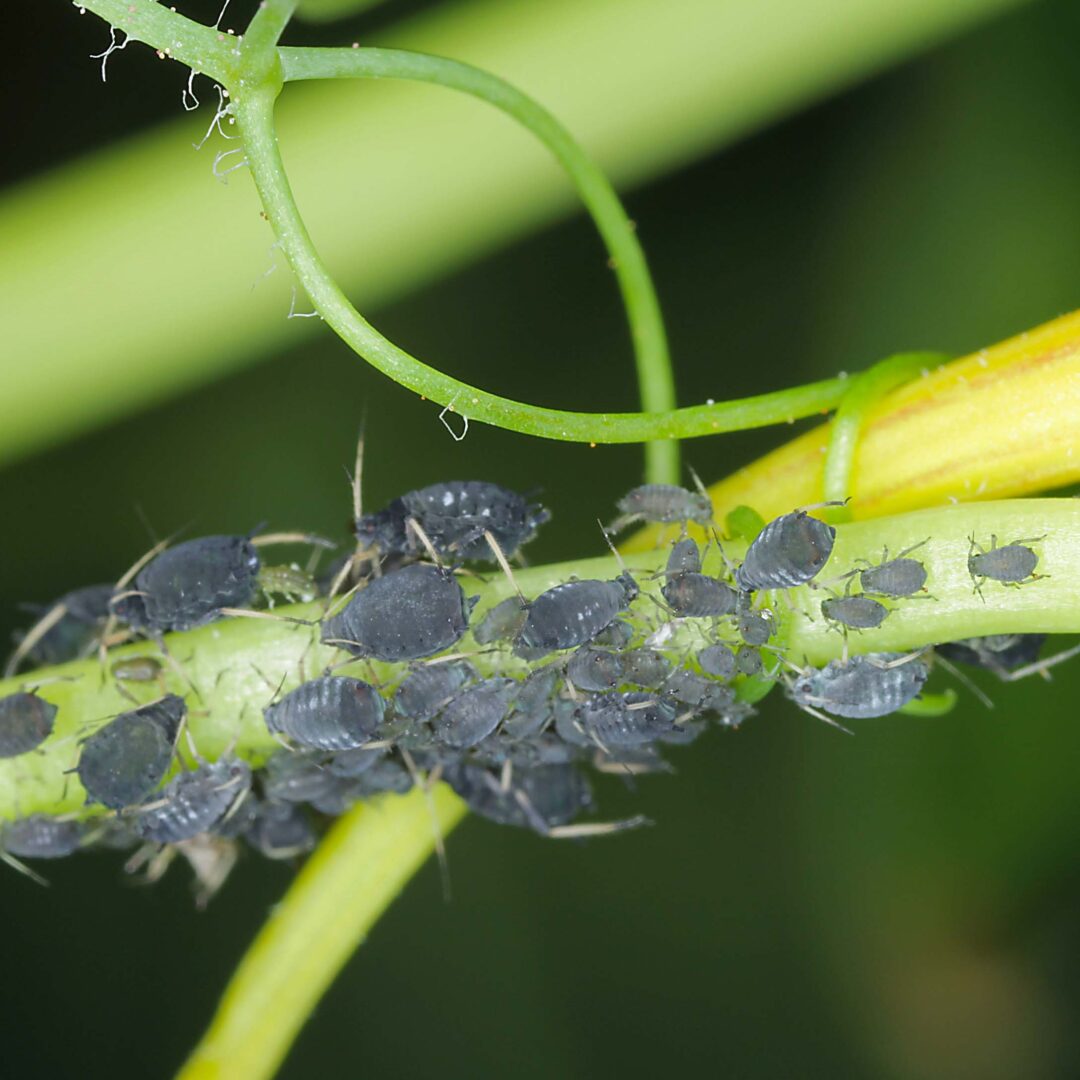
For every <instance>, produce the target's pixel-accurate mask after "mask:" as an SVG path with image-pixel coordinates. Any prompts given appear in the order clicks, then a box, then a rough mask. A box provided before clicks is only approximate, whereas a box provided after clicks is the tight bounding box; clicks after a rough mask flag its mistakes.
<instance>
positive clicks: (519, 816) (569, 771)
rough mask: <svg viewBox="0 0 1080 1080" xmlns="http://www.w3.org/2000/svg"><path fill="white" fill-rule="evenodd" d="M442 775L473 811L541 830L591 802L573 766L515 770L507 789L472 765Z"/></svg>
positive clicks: (566, 820) (564, 821)
mask: <svg viewBox="0 0 1080 1080" xmlns="http://www.w3.org/2000/svg"><path fill="white" fill-rule="evenodd" d="M444 778H445V780H446V782H447V783H448V784H449V785H450V786H451V787H452V788H453V789H454V791H456V792H457V793H458V795H460V796H461V797H462V798H463V799H464V800H465V802H466V803H467V804H468V806H469V809H470V810H473V811H474V812H475V813H477V814H480V815H481V816H482V817H486V818H488V819H490V820H491V821H495V822H497V823H498V824H500V825H516V826H519V827H522V828H532V829H535V830H536V831H537V832H540V833H545V832H547V831H549V830H550V829H553V828H556V827H558V826H562V825H566V824H567V823H569V822H571V821H573V820H574V818H576V817H577V816H578V814H580V813H581V811H582V810H585V809H587V808H588V807H589V806H591V805H592V792H591V791H590V789H589V784H588V781H587V780H586V779H585V777H584V776H582V774H581V772H580V770H578V769H577V768H575V767H574V766H572V765H546V766H540V767H538V768H534V769H525V768H518V769H515V770H514V773H513V777H512V779H511V783H510V785H509V786H508V787H506V788H504V787H502V786H501V784H500V782H499V778H498V777H497V776H493V775H492V774H491V773H489V772H488V771H487V770H486V769H483V768H478V767H477V766H474V765H465V764H462V765H459V766H457V767H455V768H452V769H448V770H447V771H446V773H445V776H444Z"/></svg>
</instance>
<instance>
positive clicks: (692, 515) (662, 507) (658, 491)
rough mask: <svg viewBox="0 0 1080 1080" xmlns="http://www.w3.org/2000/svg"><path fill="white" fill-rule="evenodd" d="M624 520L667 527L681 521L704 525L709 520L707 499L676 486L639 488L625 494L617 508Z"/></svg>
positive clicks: (709, 511)
mask: <svg viewBox="0 0 1080 1080" xmlns="http://www.w3.org/2000/svg"><path fill="white" fill-rule="evenodd" d="M616 505H617V506H618V508H619V510H620V512H621V513H622V514H623V516H624V517H625V518H640V519H643V520H645V521H652V522H656V523H657V524H663V525H670V524H674V523H676V522H680V521H696V522H698V523H699V524H702V525H704V524H706V523H707V522H709V521H710V520H711V519H712V503H711V502H710V501H709V499H708V497H707V496H704V495H701V494H698V493H696V492H693V491H687V490H686V488H682V487H679V486H678V485H677V484H642V485H640V486H639V487H636V488H633V489H631V490H630V491H628V492H627V493H626V494H625V495H624V496H623V497H622V498H621V499H620V500H619V501H618V503H617V504H616Z"/></svg>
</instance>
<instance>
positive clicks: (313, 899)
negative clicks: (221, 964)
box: [178, 784, 465, 1080]
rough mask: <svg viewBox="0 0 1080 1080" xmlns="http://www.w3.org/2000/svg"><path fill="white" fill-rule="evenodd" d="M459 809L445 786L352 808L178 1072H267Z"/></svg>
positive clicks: (188, 1078) (251, 1079)
mask: <svg viewBox="0 0 1080 1080" xmlns="http://www.w3.org/2000/svg"><path fill="white" fill-rule="evenodd" d="M464 815H465V804H464V803H462V801H461V800H460V799H459V798H458V797H457V796H456V795H454V794H453V793H452V792H451V791H450V789H449V788H448V787H446V785H444V784H439V785H438V786H437V787H435V789H434V790H433V791H432V792H431V795H430V802H429V800H428V799H427V798H425V795H424V793H422V792H420V791H418V790H413V791H412V792H410V793H409V794H408V795H401V796H385V797H383V798H382V799H376V800H374V801H372V802H370V803H364V804H362V805H358V806H356V807H354V808H353V809H352V810H351V811H349V813H348V814H346V815H345V816H344V817H342V818H341V819H340V820H339V821H338V822H337V823H336V824H335V825H334V827H333V828H332V829H331V830H330V832H329V833H328V834H327V836H326V838H325V839H324V840H323V842H322V843H321V844H320V845H319V848H318V850H317V851H316V852H315V854H314V855H312V857H311V858H310V859H309V860H308V862H307V863H306V865H305V866H304V868H303V870H302V871H301V872H300V874H299V875H298V876H297V878H296V880H295V881H294V882H293V884H292V885H291V887H290V888H289V891H288V893H287V894H286V896H285V899H284V900H283V902H282V903H281V904H279V905H278V906H277V907H276V908H275V909H274V911H273V913H272V914H271V916H270V918H269V919H268V920H267V922H266V924H265V926H264V927H263V928H262V930H261V931H260V932H259V935H258V937H257V938H256V939H255V941H254V943H253V944H252V946H251V948H250V949H249V950H248V951H247V953H246V954H245V956H244V959H243V960H242V961H241V963H240V966H239V967H238V968H237V969H236V971H235V973H234V974H233V977H232V979H231V980H230V981H229V985H228V987H227V989H226V990H225V993H224V995H223V996H222V999H221V1004H220V1006H219V1008H218V1011H217V1013H216V1015H215V1017H214V1021H213V1023H212V1024H211V1025H210V1028H209V1030H208V1031H207V1032H206V1035H205V1036H204V1037H203V1039H202V1041H201V1042H200V1043H199V1045H198V1046H197V1047H196V1048H195V1051H194V1053H193V1054H192V1055H191V1058H190V1059H189V1060H188V1062H187V1064H186V1065H185V1066H184V1067H183V1068H182V1069H181V1070H180V1073H179V1074H178V1076H179V1080H212V1078H215V1080H216V1078H220V1080H261V1078H265V1077H270V1076H273V1075H274V1073H275V1072H276V1070H277V1068H278V1066H279V1065H280V1064H281V1062H282V1060H283V1059H284V1057H285V1055H286V1053H288V1050H289V1047H290V1046H291V1045H292V1042H293V1040H294V1039H295V1037H296V1034H297V1032H298V1031H299V1030H300V1028H301V1026H302V1025H303V1023H304V1021H305V1020H306V1019H307V1017H308V1016H309V1015H310V1014H311V1012H312V1010H313V1009H314V1007H315V1005H316V1004H317V1002H318V1000H319V998H320V997H322V995H323V993H324V991H325V990H326V988H327V987H328V986H329V985H330V983H331V982H332V981H333V979H334V977H335V975H337V973H338V971H340V970H341V967H342V966H343V965H344V963H345V961H346V960H347V959H348V958H349V957H350V956H351V955H352V953H353V952H354V951H355V949H356V948H357V946H359V945H360V944H361V943H362V942H363V940H364V939H365V938H366V937H367V935H368V932H369V931H370V929H371V927H372V926H373V925H374V924H375V923H376V921H377V920H378V919H379V916H380V915H382V913H383V912H384V911H385V910H386V908H387V907H388V906H389V905H390V903H391V902H392V901H393V900H394V898H395V897H396V896H397V895H398V893H399V892H400V891H401V890H402V888H404V886H405V884H406V883H407V882H408V880H409V878H411V877H412V875H413V874H414V873H415V872H416V871H417V870H418V869H419V868H420V866H421V865H422V864H423V863H424V861H425V860H426V859H427V857H428V855H429V854H430V853H431V851H432V848H433V847H434V845H435V836H436V834H437V833H438V835H441V836H445V835H446V834H447V833H449V832H450V830H451V829H452V828H453V827H454V826H455V825H456V824H457V823H458V822H459V821H460V820H461V818H462V817H463V816H464Z"/></svg>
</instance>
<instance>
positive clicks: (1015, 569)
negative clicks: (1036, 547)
mask: <svg viewBox="0 0 1080 1080" xmlns="http://www.w3.org/2000/svg"><path fill="white" fill-rule="evenodd" d="M1038 565H1039V556H1038V555H1036V554H1035V552H1034V551H1032V550H1031V548H1029V547H1024V545H1023V544H1009V545H1007V546H1006V547H999V548H994V549H993V550H991V551H986V552H983V553H982V554H976V555H970V556H969V557H968V569H969V570H970V571H971V573H972V575H973V576H975V577H983V578H990V579H991V580H992V581H1000V582H1001V583H1002V584H1003V585H1011V584H1017V583H1019V582H1021V581H1023V580H1024V579H1025V578H1029V577H1031V575H1032V574H1034V573H1035V567H1036V566H1038Z"/></svg>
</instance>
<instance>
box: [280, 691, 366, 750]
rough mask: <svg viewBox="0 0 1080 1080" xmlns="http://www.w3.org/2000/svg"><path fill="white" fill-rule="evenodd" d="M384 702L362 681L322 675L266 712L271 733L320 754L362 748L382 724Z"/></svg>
mask: <svg viewBox="0 0 1080 1080" xmlns="http://www.w3.org/2000/svg"><path fill="white" fill-rule="evenodd" d="M385 705H386V703H385V701H384V700H383V697H382V695H381V694H380V693H379V692H378V691H377V690H376V689H375V688H374V687H373V686H370V685H369V684H368V683H366V682H364V681H363V680H362V679H353V678H349V677H348V676H344V675H323V676H322V677H321V678H318V679H313V680H312V681H311V682H306V683H303V684H302V685H301V686H298V687H297V688H296V689H295V690H293V691H292V692H291V693H289V694H286V695H285V697H283V698H282V699H281V700H280V701H278V702H275V703H274V704H273V705H269V706H267V707H266V708H265V709H264V710H263V716H264V717H265V719H266V726H267V728H269V730H270V731H275V732H278V733H279V734H281V735H287V736H289V738H291V739H294V740H295V741H296V742H298V743H299V744H300V745H301V746H308V747H312V748H313V749H318V750H351V749H354V748H355V747H358V746H363V744H364V743H366V742H368V741H369V740H370V739H371V737H372V736H373V735H374V734H375V732H376V731H377V730H378V727H379V724H380V723H381V722H382V718H383V710H384V708H385Z"/></svg>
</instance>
